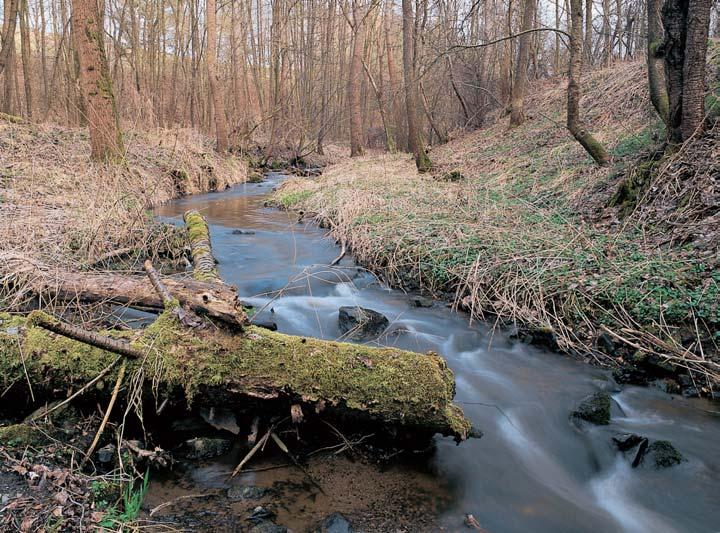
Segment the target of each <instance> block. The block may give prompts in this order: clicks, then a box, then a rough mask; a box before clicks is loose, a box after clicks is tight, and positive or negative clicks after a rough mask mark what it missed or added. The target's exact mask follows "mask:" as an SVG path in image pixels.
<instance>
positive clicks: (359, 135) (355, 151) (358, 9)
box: [347, 0, 366, 157]
mask: <svg viewBox="0 0 720 533" xmlns="http://www.w3.org/2000/svg"><path fill="white" fill-rule="evenodd" d="M359 1H360V0H353V3H352V4H353V9H352V20H353V25H352V30H353V31H352V33H353V36H352V54H351V58H350V68H349V69H348V84H347V101H348V110H349V113H350V157H356V156H359V155H363V154H364V153H365V151H364V148H363V144H364V143H363V127H362V108H361V94H362V79H363V76H362V69H363V65H362V62H363V54H364V53H365V32H366V30H365V9H364V8H363V7H362V6H360V5H359V4H358V2H359Z"/></svg>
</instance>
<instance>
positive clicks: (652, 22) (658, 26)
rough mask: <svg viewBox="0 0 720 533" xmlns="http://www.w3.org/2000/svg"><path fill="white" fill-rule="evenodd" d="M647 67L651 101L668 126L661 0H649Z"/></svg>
mask: <svg viewBox="0 0 720 533" xmlns="http://www.w3.org/2000/svg"><path fill="white" fill-rule="evenodd" d="M647 20H648V24H647V69H648V88H649V91H650V101H651V102H652V104H653V106H654V107H655V110H656V111H657V113H658V115H660V118H661V119H662V120H663V122H664V123H665V125H666V126H668V93H667V88H666V86H665V74H664V72H663V67H662V44H663V27H662V22H661V20H660V5H659V0H647Z"/></svg>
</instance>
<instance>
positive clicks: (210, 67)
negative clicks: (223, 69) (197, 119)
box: [205, 0, 228, 154]
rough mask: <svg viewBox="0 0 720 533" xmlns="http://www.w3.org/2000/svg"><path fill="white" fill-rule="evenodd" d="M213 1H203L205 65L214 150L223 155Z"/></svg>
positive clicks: (223, 119) (223, 127)
mask: <svg viewBox="0 0 720 533" xmlns="http://www.w3.org/2000/svg"><path fill="white" fill-rule="evenodd" d="M215 11H216V5H215V0H205V25H206V28H207V47H206V50H205V52H206V54H207V55H206V57H205V64H206V65H207V71H208V83H209V85H210V96H211V98H212V103H213V109H214V111H215V135H216V139H217V144H216V146H215V149H216V150H217V151H218V152H219V153H221V154H223V153H225V152H227V149H228V127H227V118H226V117H225V104H224V103H223V98H222V92H221V91H220V81H219V79H218V69H217V65H216V60H217V25H216V19H215V15H216V13H215Z"/></svg>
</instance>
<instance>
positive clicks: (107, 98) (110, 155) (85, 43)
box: [72, 0, 125, 163]
mask: <svg viewBox="0 0 720 533" xmlns="http://www.w3.org/2000/svg"><path fill="white" fill-rule="evenodd" d="M72 26H73V34H74V37H75V47H76V48H77V56H78V61H79V65H80V87H81V90H82V95H83V99H84V104H85V114H86V116H87V122H88V126H89V128H90V146H91V157H92V158H93V159H94V160H96V161H103V162H115V163H116V162H119V161H121V160H122V159H123V158H124V156H125V149H124V147H123V139H122V133H121V131H120V120H119V118H118V113H117V108H116V106H115V95H114V94H113V87H112V82H111V81H110V73H109V70H108V64H107V58H106V57H105V45H104V43H103V35H104V29H103V18H102V13H101V12H100V10H99V9H98V4H97V2H96V1H95V0H73V2H72Z"/></svg>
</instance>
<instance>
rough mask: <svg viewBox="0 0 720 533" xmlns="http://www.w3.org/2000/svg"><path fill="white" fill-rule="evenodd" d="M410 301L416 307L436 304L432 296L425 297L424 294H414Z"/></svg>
mask: <svg viewBox="0 0 720 533" xmlns="http://www.w3.org/2000/svg"><path fill="white" fill-rule="evenodd" d="M410 303H411V304H413V305H414V306H415V307H432V306H433V305H435V302H433V301H432V300H431V299H430V298H425V297H424V296H413V297H411V298H410Z"/></svg>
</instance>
